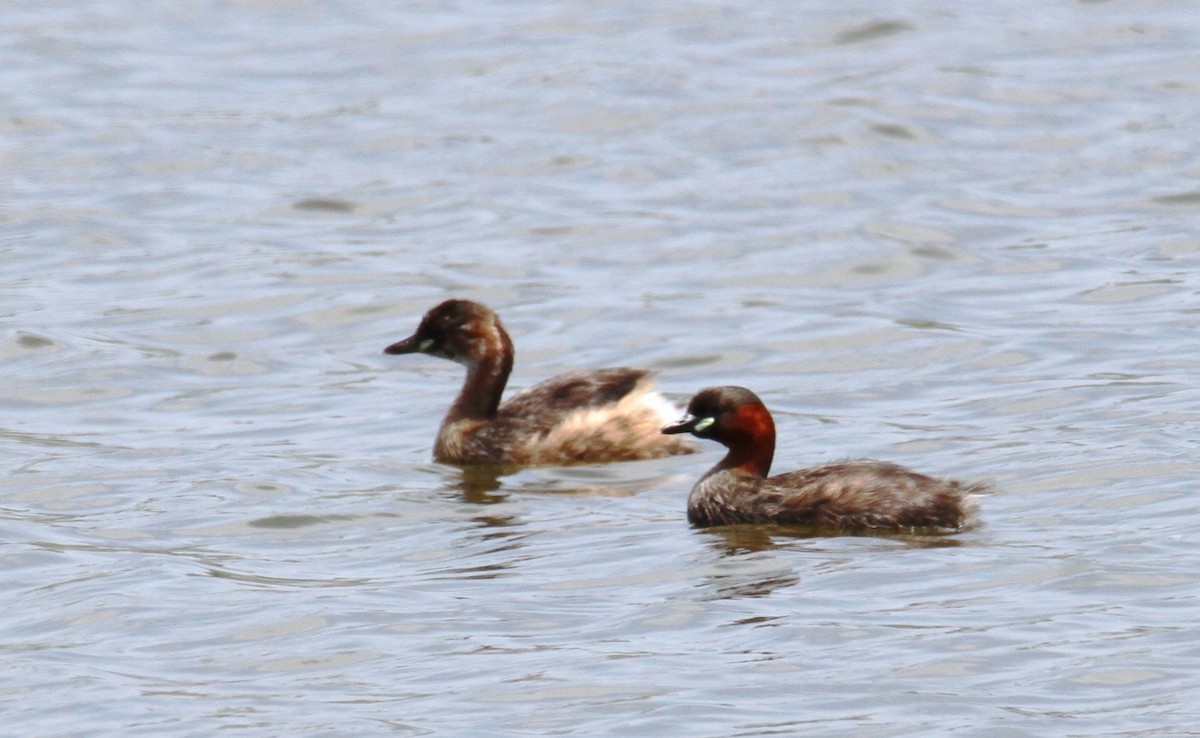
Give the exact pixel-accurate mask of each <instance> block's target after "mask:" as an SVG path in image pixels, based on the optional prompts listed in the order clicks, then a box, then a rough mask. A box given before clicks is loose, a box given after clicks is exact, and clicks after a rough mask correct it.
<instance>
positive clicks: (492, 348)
mask: <svg viewBox="0 0 1200 738" xmlns="http://www.w3.org/2000/svg"><path fill="white" fill-rule="evenodd" d="M383 352H384V353H385V354H416V353H421V354H429V355H430V356H437V357H440V358H442V359H449V360H450V361H456V362H458V363H459V364H466V365H467V366H472V365H474V364H477V363H478V362H479V361H480V360H481V359H482V358H484V357H485V356H489V355H495V354H500V355H505V354H507V355H508V357H509V358H510V360H511V356H512V341H511V340H510V339H509V337H508V333H506V332H505V330H504V326H503V325H501V323H500V317H499V316H497V315H496V314H495V313H494V312H492V311H491V310H490V309H489V308H487V307H486V306H484V305H480V304H479V303H477V302H472V301H470V300H446V301H445V302H443V303H441V304H440V305H437V306H435V307H433V308H432V309H430V310H429V312H427V313H425V317H423V318H421V324H420V325H419V326H418V327H417V332H416V333H414V334H412V335H411V336H409V337H408V338H406V339H404V340H403V341H397V342H396V343H393V344H392V345H391V346H388V347H387V348H385V349H384V350H383Z"/></svg>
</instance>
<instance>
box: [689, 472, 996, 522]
mask: <svg viewBox="0 0 1200 738" xmlns="http://www.w3.org/2000/svg"><path fill="white" fill-rule="evenodd" d="M986 489H987V487H986V485H984V484H965V483H962V482H959V481H956V480H949V479H939V478H936V477H930V476H927V475H925V474H920V473H918V472H914V471H912V470H910V469H907V468H905V467H902V466H900V465H898V464H892V463H889V462H884V461H871V460H854V461H841V462H835V463H832V464H826V465H824V466H818V467H814V468H811V469H804V470H801V471H794V472H788V473H786V474H779V475H776V476H773V477H769V478H767V479H763V478H762V477H759V476H756V475H754V474H750V473H747V472H743V471H740V470H737V469H722V468H719V467H718V468H715V469H713V470H712V471H710V472H709V473H708V474H706V475H705V476H704V477H703V478H702V479H701V480H700V481H699V482H698V483H697V484H696V486H695V488H694V489H693V490H692V494H691V496H690V497H689V498H688V519H689V520H691V522H693V523H695V524H697V525H729V524H734V523H767V522H770V523H779V524H790V525H804V526H814V527H818V528H827V529H836V530H844V531H856V530H860V531H861V530H879V529H935V528H936V529H953V530H958V529H962V528H965V527H968V526H969V525H970V524H971V522H972V514H971V508H972V505H971V503H970V501H969V498H968V497H967V496H968V495H971V494H974V493H981V492H984V491H986Z"/></svg>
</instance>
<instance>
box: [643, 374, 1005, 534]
mask: <svg viewBox="0 0 1200 738" xmlns="http://www.w3.org/2000/svg"><path fill="white" fill-rule="evenodd" d="M662 432H663V433H667V434H674V433H691V434H692V435H694V436H696V437H697V438H711V439H712V440H714V441H717V442H718V443H721V444H723V445H725V446H726V447H727V448H728V449H729V453H728V454H726V455H725V458H724V459H722V460H721V462H720V463H719V464H717V465H716V466H714V467H713V468H712V469H710V470H709V471H708V473H707V474H705V475H704V476H703V477H701V478H700V481H699V482H697V483H696V486H695V487H693V488H692V493H691V496H689V497H688V520H690V521H691V522H692V523H693V524H695V525H699V526H708V525H730V524H733V523H778V524H784V525H804V526H811V527H813V528H817V529H820V530H829V531H845V532H854V531H859V532H870V531H879V532H884V531H906V530H913V529H923V530H934V529H941V530H962V529H964V528H966V527H969V525H970V524H971V521H972V516H973V508H974V502H973V495H974V494H975V493H981V492H985V491H986V490H987V485H985V484H964V483H962V482H957V481H954V480H950V479H937V478H935V477H929V476H926V475H924V474H918V473H917V472H914V471H912V470H910V469H906V468H904V467H903V466H900V465H898V464H891V463H888V462H886V461H871V460H866V459H863V460H852V461H839V462H835V463H832V464H825V465H823V466H817V467H813V468H811V469H802V470H800V471H794V472H787V473H785V474H778V475H776V476H773V477H768V476H767V474H768V473H769V472H770V470H771V460H772V458H773V456H774V454H775V422H774V421H773V420H772V419H771V413H769V412H768V411H767V408H766V406H765V405H763V403H762V400H760V399H759V398H758V396H757V395H755V394H754V393H753V392H751V391H750V390H748V389H746V388H745V387H709V388H708V389H704V390H701V391H700V392H698V393H697V394H696V396H695V397H693V398H692V400H691V402H690V403H688V409H687V414H686V415H685V416H684V417H682V418H680V419H679V420H677V421H676V422H674V423H671V424H670V425H667V426H666V427H664V428H663V429H662Z"/></svg>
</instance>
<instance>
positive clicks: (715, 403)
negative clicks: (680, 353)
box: [662, 386, 775, 449]
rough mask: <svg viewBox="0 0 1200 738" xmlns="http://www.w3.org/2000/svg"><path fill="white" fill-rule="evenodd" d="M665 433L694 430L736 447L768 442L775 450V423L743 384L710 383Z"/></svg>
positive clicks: (701, 436) (764, 407)
mask: <svg viewBox="0 0 1200 738" xmlns="http://www.w3.org/2000/svg"><path fill="white" fill-rule="evenodd" d="M662 432H664V433H691V434H692V436H695V437H697V438H710V439H713V440H715V442H718V443H721V444H725V445H726V446H730V448H731V449H732V448H734V446H740V445H746V446H750V445H766V444H769V445H770V448H772V449H774V445H775V422H774V421H773V420H772V419H770V413H769V412H767V408H766V406H763V403H762V400H758V396H757V395H755V394H754V392H751V391H750V390H748V389H745V388H744V386H710V388H708V389H704V390H701V391H700V392H697V394H696V396H695V397H692V398H691V402H689V403H688V414H686V415H684V416H683V418H680V419H679V420H677V421H674V422H672V424H670V425H667V426H666V427H664V428H662Z"/></svg>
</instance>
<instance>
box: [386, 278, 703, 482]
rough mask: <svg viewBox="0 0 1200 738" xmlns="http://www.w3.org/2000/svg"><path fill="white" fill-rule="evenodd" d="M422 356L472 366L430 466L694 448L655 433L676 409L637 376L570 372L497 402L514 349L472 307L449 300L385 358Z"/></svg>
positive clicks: (494, 322)
mask: <svg viewBox="0 0 1200 738" xmlns="http://www.w3.org/2000/svg"><path fill="white" fill-rule="evenodd" d="M384 353H388V354H411V353H423V354H429V355H430V356H437V357H440V358H443V359H450V360H451V361H455V362H458V363H459V364H463V365H465V366H466V367H467V379H466V382H465V383H464V384H463V388H462V391H461V392H460V393H459V395H458V399H456V400H455V401H454V404H453V405H451V406H450V411H449V412H448V413H447V414H446V417H445V419H444V420H443V421H442V427H441V429H440V430H439V431H438V436H437V442H436V443H435V444H434V446H433V457H434V459H436V460H437V461H441V462H445V463H450V464H503V465H510V464H511V465H521V466H529V465H537V464H572V463H586V462H603V461H630V460H634V459H650V458H657V457H660V456H669V455H671V454H686V453H691V452H692V451H693V450H694V448H693V446H692V444H691V443H690V442H681V439H675V438H664V437H663V435H662V434H661V433H659V428H661V426H662V424H663V423H665V422H666V421H668V420H670V419H671V418H672V417H674V416H675V415H676V414H677V413H678V410H677V409H676V408H675V407H674V406H673V405H671V403H670V402H668V401H667V400H666V399H665V398H664V397H663V396H662V395H660V394H658V393H657V392H656V391H654V381H653V376H652V374H651V373H650V372H647V371H643V370H640V369H597V370H595V371H574V372H568V373H566V374H560V375H558V376H556V377H551V378H550V379H547V380H545V381H544V382H539V383H538V384H535V385H534V386H532V387H530V388H529V389H527V390H525V391H523V392H521V393H519V394H517V395H515V396H513V397H512V398H510V399H509V400H508V401H507V402H505V403H504V404H501V403H500V395H501V394H503V392H504V385H505V383H506V382H507V381H508V375H509V373H510V372H511V371H512V366H513V345H512V340H511V339H510V338H509V337H508V333H507V332H506V331H505V330H504V326H503V325H502V324H501V323H500V317H499V316H497V315H496V313H494V312H492V311H491V310H490V309H488V308H487V307H485V306H483V305H480V304H479V303H477V302H471V301H470V300H447V301H445V302H443V303H441V304H440V305H437V306H436V307H434V308H433V309H431V310H430V311H429V312H427V313H425V317H423V318H422V319H421V324H420V326H418V327H417V332H416V333H414V334H413V335H412V336H410V337H408V338H406V339H404V340H403V341H399V342H397V343H393V344H392V345H391V346H388V347H387V348H385V349H384Z"/></svg>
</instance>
